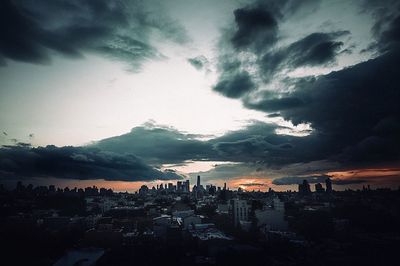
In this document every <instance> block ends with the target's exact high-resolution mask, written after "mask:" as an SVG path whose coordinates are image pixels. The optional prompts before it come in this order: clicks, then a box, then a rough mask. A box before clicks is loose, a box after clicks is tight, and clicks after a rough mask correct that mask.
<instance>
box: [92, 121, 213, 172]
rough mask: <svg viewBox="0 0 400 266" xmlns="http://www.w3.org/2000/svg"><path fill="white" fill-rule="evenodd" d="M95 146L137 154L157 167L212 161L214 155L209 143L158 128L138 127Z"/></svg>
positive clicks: (117, 151) (151, 126)
mask: <svg viewBox="0 0 400 266" xmlns="http://www.w3.org/2000/svg"><path fill="white" fill-rule="evenodd" d="M91 146H93V147H97V148H99V149H101V150H105V151H111V152H116V153H126V152H128V153H133V154H135V155H137V156H139V157H141V158H143V159H144V160H145V161H146V162H149V163H155V164H157V163H158V164H162V163H180V162H183V161H185V160H203V159H209V158H210V157H212V156H213V153H214V152H213V151H212V149H211V146H210V145H209V144H208V143H207V142H203V141H200V140H197V139H194V138H193V136H191V135H188V134H185V133H182V132H179V131H177V130H175V129H172V128H166V127H160V126H154V125H143V126H139V127H135V128H133V129H132V130H131V132H129V133H127V134H124V135H121V136H116V137H112V138H107V139H103V140H101V141H99V142H97V143H94V144H93V145H91Z"/></svg>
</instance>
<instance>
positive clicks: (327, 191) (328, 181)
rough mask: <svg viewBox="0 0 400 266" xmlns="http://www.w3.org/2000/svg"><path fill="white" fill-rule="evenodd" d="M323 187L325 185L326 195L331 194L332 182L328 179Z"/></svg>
mask: <svg viewBox="0 0 400 266" xmlns="http://www.w3.org/2000/svg"><path fill="white" fill-rule="evenodd" d="M325 185H326V193H331V192H332V181H331V179H330V178H329V177H328V178H327V179H326V180H325Z"/></svg>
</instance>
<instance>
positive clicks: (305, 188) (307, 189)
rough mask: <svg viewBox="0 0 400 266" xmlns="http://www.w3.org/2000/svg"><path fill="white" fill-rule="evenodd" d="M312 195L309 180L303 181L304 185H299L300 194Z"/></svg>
mask: <svg viewBox="0 0 400 266" xmlns="http://www.w3.org/2000/svg"><path fill="white" fill-rule="evenodd" d="M310 193H311V189H310V184H309V183H308V181H307V180H303V183H302V184H299V194H301V195H308V194H310Z"/></svg>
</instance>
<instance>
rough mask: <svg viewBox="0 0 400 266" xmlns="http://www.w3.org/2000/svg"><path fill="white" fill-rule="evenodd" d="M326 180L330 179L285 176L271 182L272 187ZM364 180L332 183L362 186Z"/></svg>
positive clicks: (320, 176) (345, 180)
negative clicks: (304, 181) (305, 181)
mask: <svg viewBox="0 0 400 266" xmlns="http://www.w3.org/2000/svg"><path fill="white" fill-rule="evenodd" d="M327 178H331V177H330V176H329V175H317V176H285V177H280V178H275V179H274V180H272V184H274V185H278V186H281V185H298V184H301V183H302V182H303V180H307V182H308V183H310V184H316V183H325V180H326V179H327ZM366 182H367V181H366V180H362V179H332V183H333V184H335V185H351V184H362V183H366Z"/></svg>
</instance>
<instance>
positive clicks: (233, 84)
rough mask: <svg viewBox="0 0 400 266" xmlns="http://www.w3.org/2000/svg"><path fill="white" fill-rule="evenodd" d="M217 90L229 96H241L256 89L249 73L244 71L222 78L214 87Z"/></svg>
mask: <svg viewBox="0 0 400 266" xmlns="http://www.w3.org/2000/svg"><path fill="white" fill-rule="evenodd" d="M213 89H214V90H215V91H217V92H219V93H221V94H222V95H224V96H226V97H229V98H240V97H242V96H243V95H245V94H247V93H249V92H250V91H252V90H254V89H255V84H254V83H253V81H252V80H251V77H250V75H249V73H247V72H245V71H243V72H241V73H238V74H236V75H233V76H229V77H228V78H227V79H222V80H220V81H219V82H218V83H217V85H215V86H214V88H213Z"/></svg>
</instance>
